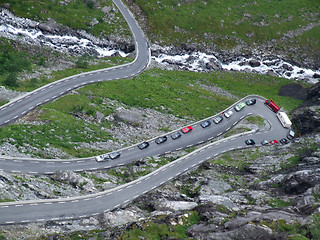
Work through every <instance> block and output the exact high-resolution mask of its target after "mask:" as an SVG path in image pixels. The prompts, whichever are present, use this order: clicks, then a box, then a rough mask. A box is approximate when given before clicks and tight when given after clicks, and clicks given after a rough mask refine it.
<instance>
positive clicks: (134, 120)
mask: <svg viewBox="0 0 320 240" xmlns="http://www.w3.org/2000/svg"><path fill="white" fill-rule="evenodd" d="M115 118H116V119H118V120H119V121H124V122H127V123H129V124H131V125H132V126H138V125H139V124H140V122H141V120H142V116H141V114H140V113H138V112H137V111H134V110H128V109H124V108H120V109H117V112H116V116H115Z"/></svg>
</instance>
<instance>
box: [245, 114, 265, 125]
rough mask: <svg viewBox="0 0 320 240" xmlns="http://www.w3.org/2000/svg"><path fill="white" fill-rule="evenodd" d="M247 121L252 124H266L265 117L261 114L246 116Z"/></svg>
mask: <svg viewBox="0 0 320 240" xmlns="http://www.w3.org/2000/svg"><path fill="white" fill-rule="evenodd" d="M246 121H247V122H249V123H252V124H257V125H258V126H260V127H261V126H263V125H264V119H263V118H262V117H260V116H250V117H247V118H246Z"/></svg>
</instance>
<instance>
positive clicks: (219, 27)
mask: <svg viewBox="0 0 320 240" xmlns="http://www.w3.org/2000/svg"><path fill="white" fill-rule="evenodd" d="M135 2H136V3H138V5H139V6H140V7H141V9H142V10H143V12H144V14H145V15H146V17H147V18H148V31H149V32H150V34H149V35H150V37H151V38H153V39H154V40H157V41H159V39H160V40H161V41H163V42H165V43H167V44H168V43H173V44H178V45H180V44H181V43H194V42H205V43H207V44H208V45H213V46H218V48H230V47H234V46H236V45H237V44H238V43H239V42H241V41H243V42H245V43H247V44H252V43H253V42H255V43H262V42H265V41H270V40H272V39H276V40H278V39H280V38H281V37H282V35H283V34H284V33H287V32H288V31H292V30H295V29H298V28H301V27H302V26H305V25H307V24H308V23H310V22H318V21H319V15H318V16H316V17H314V19H313V18H312V17H311V16H312V14H315V13H318V12H319V6H320V3H319V1H314V0H281V1H280V0H271V1H266V0H257V1H253V0H250V1H247V0H226V1H221V0H212V1H172V0H161V1H159V0H150V1H144V0H135ZM250 33H251V34H254V35H253V37H250V36H248V34H250ZM318 35H319V34H317V35H312V34H310V35H305V38H307V41H312V39H313V38H316V40H319V36H318ZM307 41H305V43H308V42H307ZM318 49H319V46H318Z"/></svg>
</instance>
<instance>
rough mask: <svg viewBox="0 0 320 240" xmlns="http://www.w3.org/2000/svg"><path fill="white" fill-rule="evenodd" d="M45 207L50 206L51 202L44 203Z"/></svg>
mask: <svg viewBox="0 0 320 240" xmlns="http://www.w3.org/2000/svg"><path fill="white" fill-rule="evenodd" d="M44 204H45V205H51V204H52V203H51V202H46V203H44Z"/></svg>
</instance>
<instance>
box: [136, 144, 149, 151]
mask: <svg viewBox="0 0 320 240" xmlns="http://www.w3.org/2000/svg"><path fill="white" fill-rule="evenodd" d="M147 147H149V143H148V142H143V143H140V144H139V145H138V148H139V149H140V150H142V149H145V148H147Z"/></svg>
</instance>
